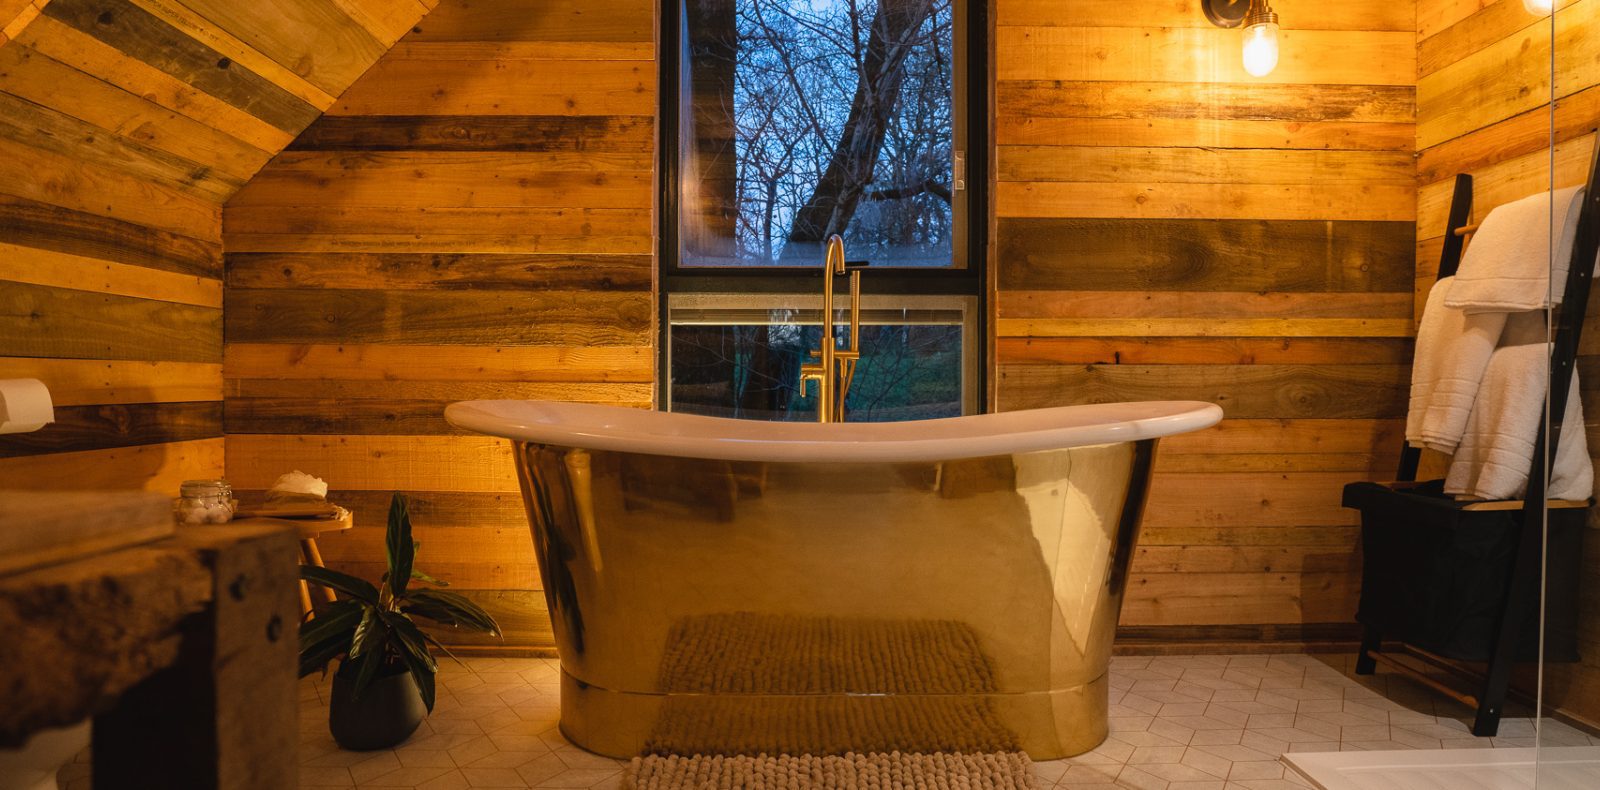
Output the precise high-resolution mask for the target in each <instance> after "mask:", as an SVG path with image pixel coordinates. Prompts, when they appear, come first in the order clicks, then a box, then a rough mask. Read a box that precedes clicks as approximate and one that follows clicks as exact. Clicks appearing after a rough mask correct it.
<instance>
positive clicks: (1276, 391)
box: [999, 365, 1411, 419]
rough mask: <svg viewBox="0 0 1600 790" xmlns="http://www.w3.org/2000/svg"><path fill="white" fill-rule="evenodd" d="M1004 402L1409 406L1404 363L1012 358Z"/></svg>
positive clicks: (1291, 408)
mask: <svg viewBox="0 0 1600 790" xmlns="http://www.w3.org/2000/svg"><path fill="white" fill-rule="evenodd" d="M999 378H1000V398H999V401H1000V403H999V405H1000V408H1001V409H1002V410H1005V411H1014V410H1018V409H1032V408H1045V407H1050V406H1065V405H1070V404H1077V403H1117V402H1122V401H1141V400H1198V401H1208V402H1211V403H1215V404H1218V405H1220V406H1221V407H1222V409H1223V411H1224V413H1225V414H1226V415H1227V416H1229V417H1235V418H1310V417H1317V418H1327V417H1335V418H1337V417H1351V418H1367V419H1372V418H1385V417H1396V416H1399V415H1402V414H1404V413H1405V408H1406V395H1407V392H1408V390H1409V385H1410V378H1411V371H1410V367H1409V366H1403V365H1304V366H1302V365H1085V366H1062V365H1004V366H1001V367H1000V370H999Z"/></svg>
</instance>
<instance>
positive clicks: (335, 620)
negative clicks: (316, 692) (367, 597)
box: [300, 600, 370, 677]
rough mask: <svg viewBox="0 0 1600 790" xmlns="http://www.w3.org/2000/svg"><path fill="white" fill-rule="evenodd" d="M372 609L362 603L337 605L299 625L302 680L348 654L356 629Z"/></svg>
mask: <svg viewBox="0 0 1600 790" xmlns="http://www.w3.org/2000/svg"><path fill="white" fill-rule="evenodd" d="M367 611H370V607H368V606H366V605H365V604H362V603H361V602H360V601H353V600H352V601H336V602H334V603H332V604H329V605H328V606H327V608H325V609H323V610H322V613H321V614H318V615H317V616H316V617H313V618H312V619H310V620H308V621H307V622H305V623H302V624H301V625H300V676H301V677H305V676H306V675H309V674H311V673H312V672H315V671H317V670H318V669H321V668H322V667H324V666H326V665H327V663H328V662H329V661H331V660H333V659H334V658H337V657H339V656H341V655H346V654H348V652H349V650H350V643H351V640H352V639H354V637H355V631H356V628H357V626H359V625H360V623H361V619H362V617H363V615H364V613H365V612H367Z"/></svg>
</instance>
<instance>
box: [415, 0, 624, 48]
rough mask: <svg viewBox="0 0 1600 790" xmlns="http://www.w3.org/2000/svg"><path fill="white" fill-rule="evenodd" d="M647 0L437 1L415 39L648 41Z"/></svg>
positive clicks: (420, 26) (420, 25)
mask: <svg viewBox="0 0 1600 790" xmlns="http://www.w3.org/2000/svg"><path fill="white" fill-rule="evenodd" d="M654 15H655V5H654V3H653V2H651V0H608V2H606V3H604V4H596V3H593V2H591V1H590V0H504V1H503V2H497V3H495V4H493V5H489V6H484V5H481V4H479V3H475V2H472V0H440V2H439V5H438V7H436V8H435V9H434V10H433V13H431V14H429V15H428V16H427V17H426V18H425V19H423V21H422V23H421V24H419V25H417V27H418V31H417V33H416V35H415V36H413V40H417V41H650V40H652V39H654V38H655V25H654V21H653V20H654Z"/></svg>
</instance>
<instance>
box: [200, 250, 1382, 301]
mask: <svg viewBox="0 0 1600 790" xmlns="http://www.w3.org/2000/svg"><path fill="white" fill-rule="evenodd" d="M653 268H654V261H653V260H652V258H651V257H650V256H648V255H450V254H435V255H416V254H390V255H381V254H350V255H306V254H251V253H236V254H232V255H229V256H228V285H229V286H230V287H234V288H352V289H359V288H383V289H401V290H439V291H498V290H537V291H546V290H549V291H591V292H604V291H622V292H625V291H644V292H648V291H649V290H650V286H651V283H652V280H653V271H652V270H653ZM1407 309H1408V310H1409V302H1408V303H1407Z"/></svg>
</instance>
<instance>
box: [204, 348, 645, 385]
mask: <svg viewBox="0 0 1600 790" xmlns="http://www.w3.org/2000/svg"><path fill="white" fill-rule="evenodd" d="M223 368H224V372H225V374H226V375H227V376H228V377H229V378H280V379H359V380H367V381H397V380H406V379H425V380H429V381H469V382H470V381H486V382H490V381H492V382H530V383H531V382H550V383H553V382H634V383H649V382H651V381H653V380H654V375H655V354H654V352H653V351H652V349H651V348H650V347H649V346H644V345H641V346H595V347H588V346H562V345H551V346H543V347H540V346H522V347H516V346H484V347H478V348H463V347H461V346H416V345H358V344H260V343H243V342H230V343H228V345H227V349H226V356H225V362H224V366H223Z"/></svg>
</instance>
